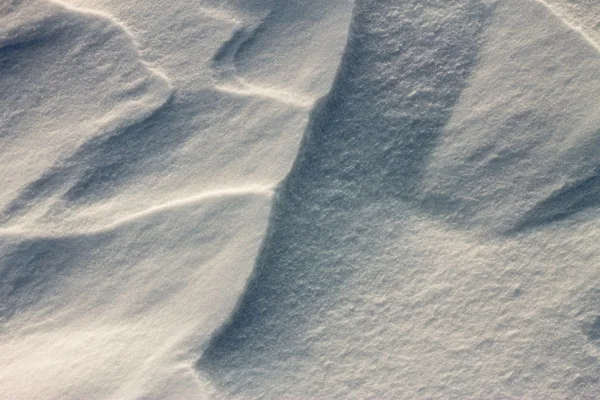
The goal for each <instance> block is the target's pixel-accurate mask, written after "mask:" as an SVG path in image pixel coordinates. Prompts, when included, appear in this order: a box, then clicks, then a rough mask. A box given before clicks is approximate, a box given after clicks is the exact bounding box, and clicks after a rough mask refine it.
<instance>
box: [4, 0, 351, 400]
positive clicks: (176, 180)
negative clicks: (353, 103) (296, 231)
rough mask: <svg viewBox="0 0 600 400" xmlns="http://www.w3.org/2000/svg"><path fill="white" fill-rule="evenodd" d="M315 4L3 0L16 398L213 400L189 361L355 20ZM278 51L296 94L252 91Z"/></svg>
mask: <svg viewBox="0 0 600 400" xmlns="http://www.w3.org/2000/svg"><path fill="white" fill-rule="evenodd" d="M308 6H309V4H306V5H305V6H297V7H296V9H297V10H300V11H301V10H306V15H304V16H303V15H297V16H296V15H295V14H296V11H294V9H293V8H292V9H290V8H289V7H288V6H285V5H276V4H267V3H262V2H256V4H250V3H249V2H241V3H240V4H235V3H231V4H220V3H215V4H210V3H208V2H207V3H206V4H203V5H202V6H199V5H198V4H197V2H195V1H189V2H187V3H185V2H178V3H176V4H175V3H173V2H164V3H160V2H152V3H142V2H138V4H136V5H135V7H131V4H123V2H112V3H110V2H97V3H92V2H85V4H84V3H76V2H73V3H72V4H63V3H58V2H49V1H43V0H37V1H36V0H25V1H14V2H12V1H11V2H8V3H2V4H1V6H0V7H1V8H0V27H2V28H1V29H2V31H1V32H0V46H1V48H0V60H1V61H0V68H1V71H2V73H1V75H0V91H1V92H2V98H3V101H4V103H3V104H4V107H2V111H1V112H2V115H1V117H0V129H1V132H2V133H1V134H0V138H1V139H0V140H2V146H1V147H0V160H1V163H2V165H3V166H4V167H3V169H2V175H1V176H2V178H1V179H2V185H3V188H4V189H5V190H4V191H3V192H2V193H1V194H0V218H1V221H2V225H1V226H0V238H1V239H0V260H1V261H0V270H1V276H2V281H1V284H0V299H1V300H0V323H1V328H0V330H1V331H0V332H1V333H0V354H2V356H1V361H0V364H1V368H0V387H2V391H3V393H4V394H3V395H6V396H8V397H10V398H13V399H35V398H86V399H93V398H140V397H151V398H165V397H166V398H208V397H209V394H210V392H211V388H210V386H211V385H210V383H208V382H206V381H205V380H204V379H203V378H202V377H201V376H199V375H198V374H197V372H196V371H195V370H194V368H193V365H194V363H195V361H196V359H197V358H198V355H199V354H200V353H201V349H202V348H203V347H204V346H206V342H207V340H208V338H209V336H210V335H211V334H212V333H213V331H214V330H215V329H216V328H217V327H218V326H220V325H222V324H223V322H224V321H225V320H226V318H227V317H228V316H229V314H230V313H231V310H232V308H233V307H234V305H235V304H236V302H237V301H238V298H239V295H240V293H241V292H242V291H243V289H244V287H245V284H246V281H247V279H248V276H249V275H250V273H251V271H252V269H253V266H254V259H255V257H256V254H257V253H258V251H259V246H260V244H261V242H262V238H263V235H264V232H265V230H266V226H267V223H268V216H269V214H270V206H271V201H272V196H273V188H274V186H275V185H276V184H277V183H278V182H279V181H280V180H281V179H282V178H283V177H284V176H285V174H286V173H287V172H288V170H289V168H290V166H291V164H292V162H293V160H294V158H295V155H296V152H297V147H298V144H299V141H300V139H301V136H302V132H303V130H304V126H305V124H306V121H307V118H308V110H309V108H310V107H311V105H312V102H313V101H314V100H315V99H316V98H317V97H319V96H322V95H324V94H325V93H326V91H327V90H328V87H329V85H330V83H331V80H332V78H333V74H334V72H335V70H336V68H337V65H338V59H339V56H340V55H341V52H342V49H343V46H344V41H345V35H346V31H347V24H348V21H349V18H350V11H351V4H349V3H347V2H339V3H337V6H336V4H335V3H332V4H331V5H330V6H329V7H328V8H327V9H325V10H320V12H319V13H318V14H316V13H315V11H317V9H315V8H314V7H313V8H309V7H308ZM311 10H312V11H311ZM267 15H268V17H267ZM292 17H294V18H295V19H289V18H292ZM282 20H283V21H286V24H285V27H283V26H282ZM123 21H126V23H125V22H123ZM258 26H265V27H269V29H270V30H272V31H276V30H278V29H282V28H285V29H290V27H291V28H294V27H295V29H296V30H297V31H298V32H303V34H302V35H300V33H298V36H297V37H294V36H292V37H291V38H292V39H293V41H294V43H293V44H294V46H293V47H290V46H291V45H290V43H289V42H286V41H285V40H283V38H286V37H287V35H285V36H281V38H282V40H280V41H274V40H272V38H271V37H268V38H261V35H260V34H259V33H254V31H256V30H257V29H258ZM240 30H247V31H248V32H250V33H249V36H248V37H247V38H246V39H247V40H245V41H244V43H241V44H236V45H235V46H233V47H232V43H233V42H234V40H233V39H232V38H235V37H237V36H236V32H237V31H240ZM323 30H327V32H328V33H329V36H328V37H327V38H326V39H323V38H322V36H323V35H322V34H319V32H322V31H323ZM257 32H258V31H257ZM312 34H314V36H312ZM246 42H247V43H246ZM250 42H252V43H250ZM242 44H243V46H241V45H242ZM277 46H279V49H278V48H277ZM237 47H240V48H239V49H238V48H237ZM242 47H243V51H242ZM281 49H286V51H285V52H284V54H282V55H283V56H284V57H292V58H293V59H295V60H296V61H298V60H303V63H302V65H299V64H298V62H296V63H295V65H293V74H294V76H296V74H297V73H298V72H299V71H302V73H303V74H302V76H303V78H302V82H294V81H293V80H288V81H284V82H283V83H282V84H280V85H279V86H277V85H276V84H275V83H277V82H280V80H283V79H284V78H285V76H286V74H287V75H289V74H291V73H292V66H291V65H288V64H284V65H281V66H279V67H278V66H277V65H273V67H272V68H271V71H270V75H271V76H267V77H264V78H262V79H259V77H256V76H254V74H253V72H252V68H253V67H252V65H253V63H254V64H256V63H257V62H258V61H256V60H255V59H262V60H265V59H267V58H269V57H271V58H273V57H272V56H269V55H268V54H267V53H268V52H273V54H275V55H277V56H279V55H280V54H281V52H280V51H279V50H281ZM315 51H320V52H322V53H324V54H325V53H326V54H328V59H324V60H319V59H311V58H308V57H306V56H305V54H306V53H307V52H308V53H312V52H315ZM223 53H228V57H229V58H227V59H224V58H223V57H222V54H223ZM224 70H226V71H227V74H224ZM272 78H273V79H272ZM272 81H273V82H272ZM307 81H310V82H311V83H310V85H305V84H304V82H307ZM301 84H302V85H301ZM300 86H301V87H302V90H300V89H299V87H300Z"/></svg>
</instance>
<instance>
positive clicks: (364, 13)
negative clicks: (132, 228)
mask: <svg viewBox="0 0 600 400" xmlns="http://www.w3.org/2000/svg"><path fill="white" fill-rule="evenodd" d="M574 60H576V61H574ZM599 67H600V54H599V53H598V49H597V47H596V46H595V45H594V44H593V43H591V42H590V39H589V38H588V37H585V36H584V35H582V34H581V32H579V31H575V30H573V29H572V27H571V26H569V24H566V23H565V22H564V21H563V20H561V19H560V18H558V17H557V15H556V13H555V12H553V11H552V10H551V9H549V8H548V7H547V6H546V5H544V4H542V3H540V2H537V1H522V0H519V1H516V0H514V1H513V0H504V1H497V2H464V1H451V2H448V1H444V2H441V1H433V0H432V1H416V0H415V1H403V2H396V1H387V2H381V1H377V2H376V1H363V2H358V3H357V4H356V8H355V13H354V17H353V23H352V29H351V31H350V37H349V40H348V45H347V48H346V53H345V56H344V59H343V62H342V66H341V69H340V72H339V74H338V76H337V78H336V81H335V83H334V85H333V89H332V91H331V93H330V94H329V95H328V96H327V98H326V99H325V100H324V102H323V104H322V105H321V106H320V107H318V108H317V109H316V111H315V112H314V113H313V116H312V121H311V123H310V126H309V129H308V131H307V133H306V135H305V140H304V142H303V146H302V148H301V150H300V155H299V158H298V160H297V162H296V164H295V166H294V168H293V170H292V172H291V173H290V174H289V175H288V177H287V178H286V181H285V182H284V184H283V185H282V187H281V192H280V195H279V200H278V202H277V204H276V206H275V212H274V216H273V218H272V221H271V228H270V232H269V235H268V236H267V239H266V242H265V245H264V248H263V251H262V252H261V255H260V257H259V259H258V262H257V266H256V274H255V276H254V277H253V279H252V281H251V283H250V285H249V287H248V290H247V292H246V293H245V296H244V300H243V302H242V303H241V306H240V308H239V309H238V311H237V312H236V313H235V314H234V316H233V318H232V320H231V321H230V322H229V324H227V325H226V326H225V327H224V328H223V329H222V330H221V331H220V332H219V334H218V335H216V336H215V337H214V339H213V340H212V341H211V345H210V347H209V348H208V349H207V351H206V352H205V353H204V354H203V356H202V357H201V359H200V361H199V364H198V366H199V369H200V370H201V371H202V372H204V373H206V374H208V375H209V376H211V377H212V380H213V382H216V383H217V384H219V385H220V386H221V387H223V388H225V389H226V390H227V393H228V396H230V397H232V398H247V397H256V398H260V397H261V396H264V397H266V398H305V397H308V398H343V399H350V398H351V399H359V398H390V399H392V398H410V399H414V398H539V397H546V398H594V397H595V396H596V395H597V394H598V393H599V391H600V384H599V382H598V378H597V377H598V372H600V370H599V368H600V364H599V363H598V355H599V351H600V349H599V348H598V340H597V338H598V334H597V331H598V322H597V321H598V310H597V304H598V289H597V288H598V284H599V280H598V279H599V278H600V276H599V275H598V265H600V254H599V253H598V251H597V246H596V245H595V243H596V242H597V240H598V239H599V232H600V231H599V230H598V228H599V225H598V218H597V217H598V211H597V209H596V208H595V206H596V205H597V204H598V203H597V200H596V196H597V193H598V192H597V190H596V189H595V183H596V181H597V179H596V174H597V153H598V143H597V140H598V133H600V121H599V120H598V117H599V116H598V107H597V104H598V103H599V100H600V97H599V95H598V93H600V92H599V91H598V87H597V85H598V83H599V82H600V81H599V80H598V79H599V78H600V75H598V71H599V70H600V69H599Z"/></svg>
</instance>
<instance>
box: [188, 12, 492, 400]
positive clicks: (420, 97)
mask: <svg viewBox="0 0 600 400" xmlns="http://www.w3.org/2000/svg"><path fill="white" fill-rule="evenodd" d="M491 14H492V10H491V8H490V7H489V6H486V5H484V4H483V3H482V2H479V1H439V0H438V1H433V0H427V1H422V0H409V1H381V0H377V1H375V0H372V1H371V0H369V1H357V3H356V5H355V9H354V12H353V20H352V24H351V29H350V33H349V37H348V42H347V46H346V50H345V54H344V57H343V59H342V62H341V65H340V69H339V71H338V75H337V77H336V80H335V82H334V85H333V87H332V90H331V92H330V94H329V95H328V96H327V97H326V98H325V99H323V100H322V101H321V102H320V103H319V104H318V106H317V107H316V108H315V109H314V111H313V113H312V115H311V122H310V124H309V126H308V128H307V131H306V133H305V137H304V140H303V143H302V146H301V149H300V152H299V155H298V157H297V160H296V163H295V165H294V167H293V168H292V171H291V172H290V174H289V175H288V177H287V178H286V180H285V181H284V182H283V183H282V184H281V186H280V188H279V192H278V198H277V201H276V205H275V207H274V210H273V211H272V216H271V221H270V228H269V233H268V235H267V236H266V238H265V241H264V243H263V248H262V250H261V252H260V255H259V257H258V259H257V264H256V269H255V275H254V276H253V279H252V280H251V281H250V282H249V284H248V287H247V291H246V293H245V295H244V296H243V299H242V301H241V303H240V304H239V307H238V309H237V311H236V312H235V313H234V314H233V316H232V318H231V320H230V321H229V323H228V324H226V325H225V326H223V327H222V329H221V330H220V331H219V332H218V333H217V334H216V335H215V336H214V337H213V339H212V341H211V342H210V344H209V345H208V347H207V349H206V350H205V352H204V354H203V356H202V357H201V359H200V360H199V361H198V364H197V367H198V368H199V370H200V371H201V372H202V373H205V374H207V375H208V376H210V377H211V378H212V380H213V381H214V382H215V384H217V385H218V386H220V387H222V388H223V389H224V390H225V391H226V392H229V393H230V394H234V395H235V394H236V393H238V394H239V393H243V394H244V396H248V395H250V396H252V395H257V396H264V395H265V394H266V396H267V397H269V396H275V398H277V397H280V398H281V397H286V396H289V395H290V393H293V390H294V389H293V388H294V387H295V386H296V387H298V386H299V385H301V381H302V380H303V379H305V377H304V376H302V374H300V373H298V371H299V368H300V367H299V365H301V364H303V363H304V364H310V362H311V357H312V355H311V347H312V346H313V343H314V342H316V341H319V340H327V339H326V338H324V337H321V336H319V334H318V333H314V332H315V331H318V328H317V327H318V326H319V325H321V326H323V325H326V324H327V313H328V310H330V309H331V308H332V307H333V306H334V305H335V302H336V301H337V300H336V296H338V295H340V293H343V292H344V290H345V289H344V285H345V284H346V283H347V282H349V281H350V279H351V278H352V276H353V275H355V274H357V273H360V270H361V268H365V267H366V268H373V269H374V270H375V269H377V268H380V269H382V268H383V267H382V266H381V265H377V262H378V260H377V257H376V256H375V253H377V249H378V247H380V246H382V243H383V242H385V237H386V236H385V235H386V232H385V230H386V226H389V224H390V223H392V224H393V223H394V222H396V221H398V220H400V219H401V218H402V210H403V208H404V207H406V204H407V203H409V202H411V201H412V200H415V199H416V198H417V196H418V191H419V185H420V182H421V179H422V176H423V173H424V170H425V167H426V165H427V162H428V157H429V155H430V153H431V151H432V149H433V148H435V146H436V145H437V143H438V139H439V137H440V135H441V134H442V132H443V130H444V127H445V125H446V123H447V121H448V120H449V118H450V117H451V115H452V112H453V107H454V105H455V104H456V103H457V101H458V99H459V96H460V94H461V92H462V90H463V88H464V87H465V85H466V83H467V79H468V78H469V76H470V73H471V71H472V69H473V68H474V66H475V65H476V63H477V61H478V52H479V47H480V41H481V36H482V32H483V30H484V29H485V26H486V24H487V23H488V22H489V20H490V17H491ZM441 15H443V16H441ZM312 335H316V336H312ZM307 338H309V339H307ZM310 368H311V371H312V372H311V378H310V379H311V380H313V378H314V382H315V384H316V385H318V384H319V383H318V382H320V380H319V379H321V378H318V377H317V376H323V377H325V376H326V370H325V369H324V368H325V366H323V365H312V367H310ZM277 377H280V378H282V379H285V385H284V386H285V388H281V387H280V388H279V389H273V390H278V391H277V392H271V391H270V390H271V389H268V387H269V386H276V384H275V383H273V381H276V380H277ZM323 379H325V378H323ZM323 385H324V387H326V386H327V384H326V382H325V381H323Z"/></svg>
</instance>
